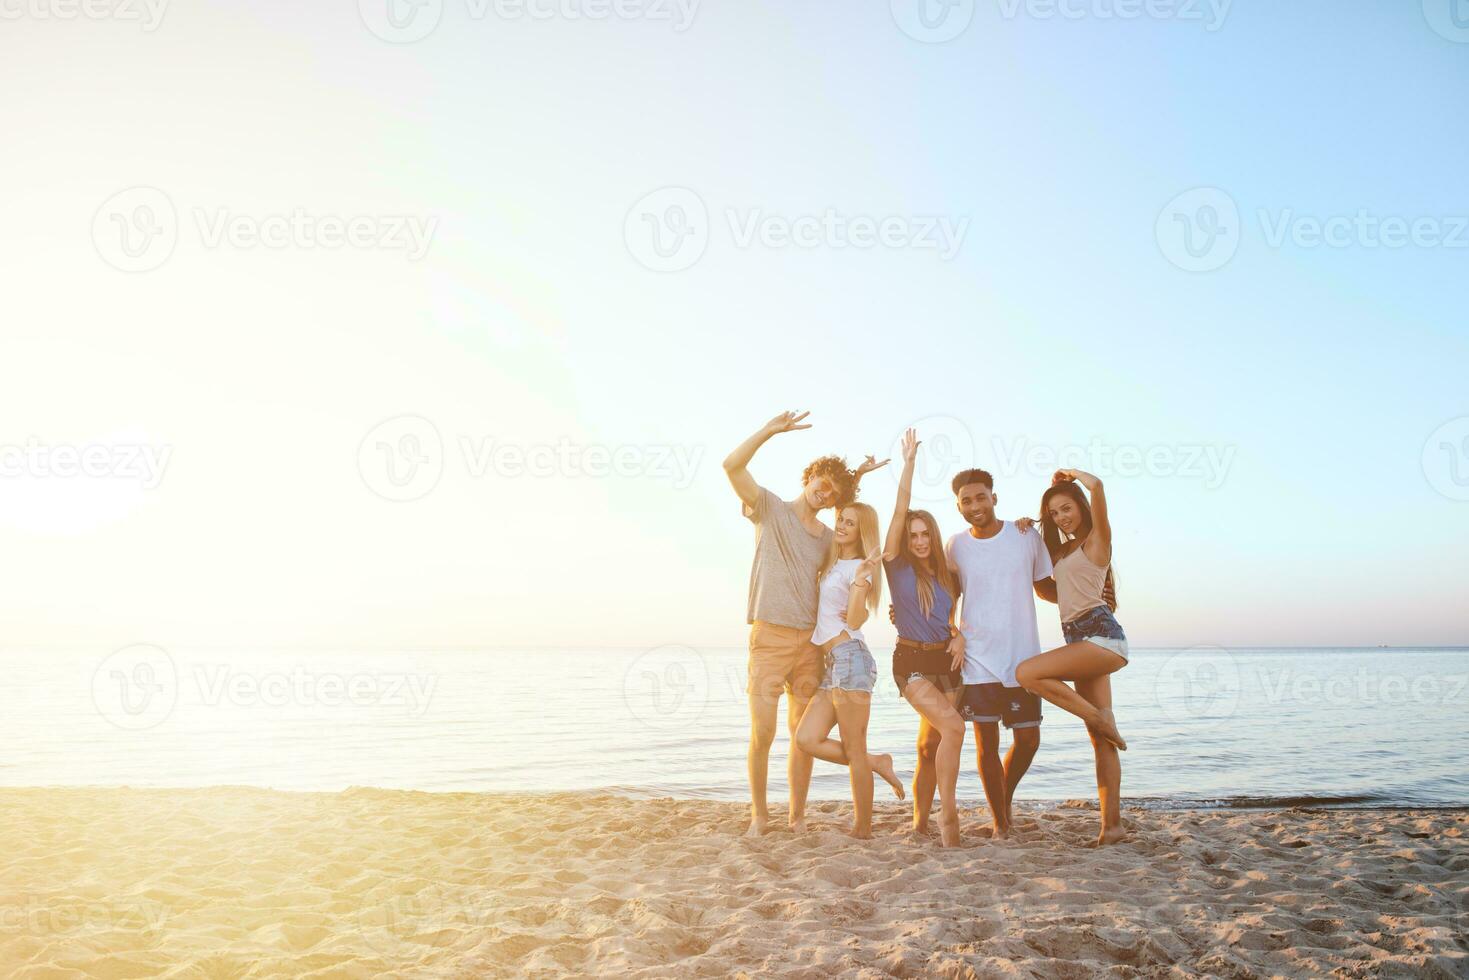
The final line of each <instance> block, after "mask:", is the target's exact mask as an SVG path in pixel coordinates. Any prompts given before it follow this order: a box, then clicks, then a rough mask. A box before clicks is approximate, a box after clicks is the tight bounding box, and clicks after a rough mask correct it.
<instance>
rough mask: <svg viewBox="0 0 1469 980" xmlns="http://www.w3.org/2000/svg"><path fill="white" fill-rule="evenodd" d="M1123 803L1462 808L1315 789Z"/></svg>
mask: <svg viewBox="0 0 1469 980" xmlns="http://www.w3.org/2000/svg"><path fill="white" fill-rule="evenodd" d="M1122 802H1123V805H1124V806H1130V807H1137V808H1139V809H1143V810H1287V809H1290V808H1292V807H1320V808H1322V809H1351V808H1354V807H1355V808H1372V807H1383V808H1397V807H1402V808H1411V809H1415V810H1416V809H1425V810H1427V809H1461V808H1462V806H1461V805H1460V804H1452V803H1425V802H1422V801H1418V800H1407V799H1399V798H1395V797H1388V796H1377V795H1355V796H1352V795H1348V796H1337V795H1318V794H1314V793H1307V794H1299V795H1294V796H1222V797H1215V798H1200V799H1193V798H1187V797H1133V798H1131V799H1128V798H1125V797H1124V798H1123V801H1122Z"/></svg>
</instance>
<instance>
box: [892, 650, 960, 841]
mask: <svg viewBox="0 0 1469 980" xmlns="http://www.w3.org/2000/svg"><path fill="white" fill-rule="evenodd" d="M903 696H904V697H906V698H907V699H908V703H909V704H911V705H913V707H914V708H916V709H917V710H918V712H919V715H920V716H921V717H922V719H923V722H922V724H921V725H920V726H919V737H920V739H922V738H923V736H924V734H925V733H934V734H936V735H937V736H938V739H937V743H938V744H937V745H936V746H934V747H933V748H932V750H931V751H932V756H931V759H930V764H931V765H932V768H933V771H934V775H933V776H931V777H929V780H928V782H927V784H926V785H925V786H923V787H922V789H926V790H927V791H928V799H927V800H926V801H925V803H924V805H923V808H922V810H921V811H920V810H919V809H917V807H918V803H917V796H918V794H919V792H920V791H921V790H920V786H919V782H918V777H917V776H916V775H915V776H914V777H913V786H914V790H913V792H914V797H915V799H914V807H915V809H914V811H913V824H914V827H915V828H916V827H918V826H919V815H920V812H921V814H922V822H923V824H925V825H926V824H927V823H928V813H929V809H930V808H931V807H932V806H933V793H934V786H935V785H937V787H938V792H939V799H940V806H941V809H940V811H939V813H940V816H939V832H940V835H941V838H942V840H943V845H944V846H945V847H956V846H958V844H959V804H958V800H957V798H956V786H957V784H958V781H959V754H960V752H961V751H962V750H963V748H964V719H963V718H961V717H960V716H959V712H958V711H956V710H954V705H955V704H956V703H957V702H958V700H959V691H958V690H955V691H952V692H950V693H949V694H945V693H944V692H942V691H940V690H939V689H938V688H937V687H935V686H934V685H933V684H932V683H931V682H930V681H928V680H922V679H920V680H915V681H909V682H908V684H907V686H906V687H905V688H904V690H903ZM923 745H924V743H923V742H922V741H921V742H920V748H919V757H918V764H919V765H920V766H921V765H923V764H924V758H923V755H922V750H923Z"/></svg>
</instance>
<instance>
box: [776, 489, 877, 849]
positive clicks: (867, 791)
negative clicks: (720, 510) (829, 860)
mask: <svg viewBox="0 0 1469 980" xmlns="http://www.w3.org/2000/svg"><path fill="white" fill-rule="evenodd" d="M864 555H865V556H866V557H865V558H864V557H863V556H864ZM881 561H882V539H881V538H880V537H879V535H878V528H877V511H875V510H873V509H872V508H871V507H869V506H868V505H866V504H857V503H852V504H846V505H845V506H843V507H842V508H840V509H839V510H838V511H837V517H836V530H835V534H834V535H833V537H832V543H831V548H830V549H829V550H828V551H827V554H826V559H825V560H824V561H823V562H822V564H821V568H820V570H819V572H818V573H817V581H818V583H819V585H818V591H819V596H818V599H817V609H816V629H815V630H814V631H813V632H812V634H811V642H812V643H813V644H815V645H816V646H817V647H819V648H820V649H821V651H822V654H823V655H824V657H825V667H826V672H825V676H824V677H823V678H822V681H821V687H820V689H819V690H818V691H817V692H816V696H815V697H814V698H812V699H811V704H810V706H808V707H807V708H806V714H805V715H803V716H802V718H801V723H800V725H799V727H797V729H796V744H797V746H799V747H800V749H801V751H802V752H805V753H807V754H808V755H811V756H813V757H815V758H817V759H822V760H824V761H826V762H831V763H834V764H836V765H839V766H846V767H847V768H848V769H849V770H850V773H851V781H852V806H853V810H854V812H853V818H852V829H851V831H850V833H851V835H852V836H853V837H857V838H863V839H865V838H869V837H871V836H872V782H873V779H872V777H873V775H874V774H876V775H878V776H881V777H882V778H883V779H884V780H886V781H887V783H888V785H890V786H892V788H893V792H895V793H897V795H898V799H900V800H901V799H902V798H903V784H902V783H900V782H899V781H898V778H897V776H896V775H894V773H893V757H892V756H890V755H874V754H872V753H869V752H868V751H867V719H868V715H869V714H870V712H871V710H872V689H873V688H874V687H875V686H876V685H877V661H876V660H874V659H873V658H872V651H870V650H869V649H868V648H867V641H866V639H864V638H863V636H862V624H863V623H865V622H866V621H867V617H868V616H870V615H871V614H872V611H873V610H874V609H876V608H877V606H878V603H879V602H880V601H881V598H882V580H881V579H880V578H879V577H878V576H877V568H878V565H879V564H880V563H881ZM833 725H835V726H836V728H837V730H838V732H839V733H840V735H841V741H839V742H838V741H833V740H832V739H830V738H828V737H827V736H828V735H830V734H831V729H832V726H833Z"/></svg>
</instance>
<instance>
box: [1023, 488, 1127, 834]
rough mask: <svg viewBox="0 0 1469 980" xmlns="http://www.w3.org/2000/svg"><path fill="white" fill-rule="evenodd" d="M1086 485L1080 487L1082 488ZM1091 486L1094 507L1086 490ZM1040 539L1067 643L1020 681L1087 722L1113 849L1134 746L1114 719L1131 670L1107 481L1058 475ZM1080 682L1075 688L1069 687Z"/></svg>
mask: <svg viewBox="0 0 1469 980" xmlns="http://www.w3.org/2000/svg"><path fill="white" fill-rule="evenodd" d="M1078 483H1079V484H1081V486H1080V487H1079V486H1077V484H1078ZM1081 487H1085V488H1086V490H1087V493H1090V494H1091V503H1090V505H1088V503H1087V495H1086V494H1085V493H1082V491H1081ZM1041 536H1042V539H1043V540H1044V541H1045V545H1046V549H1047V550H1048V551H1049V552H1050V553H1051V562H1052V564H1053V565H1054V566H1055V579H1056V603H1057V605H1058V606H1059V607H1060V611H1061V631H1062V633H1063V634H1064V635H1065V637H1066V645H1065V646H1063V647H1058V648H1056V649H1055V650H1050V651H1047V652H1046V653H1042V654H1040V655H1039V656H1035V657H1032V658H1030V659H1029V660H1027V661H1025V662H1024V663H1022V664H1021V665H1020V669H1019V670H1018V671H1016V680H1018V681H1019V682H1020V686H1021V687H1023V688H1025V689H1026V690H1027V691H1030V692H1031V693H1033V694H1038V695H1040V696H1041V697H1043V698H1045V699H1046V700H1047V701H1049V702H1051V703H1052V704H1054V705H1056V706H1057V707H1059V708H1065V709H1066V710H1067V711H1069V712H1071V713H1072V714H1074V715H1076V716H1077V717H1079V718H1080V719H1081V720H1082V721H1084V722H1086V727H1087V732H1088V733H1089V734H1090V735H1091V739H1092V748H1093V751H1094V752H1095V754H1096V758H1097V796H1098V799H1099V801H1100V803H1101V810H1102V832H1101V836H1100V837H1098V838H1097V843H1098V844H1113V843H1116V842H1117V841H1119V840H1121V839H1122V838H1123V836H1124V835H1125V834H1126V831H1124V830H1123V828H1122V812H1121V801H1120V800H1119V799H1118V796H1119V794H1120V793H1121V789H1122V763H1121V760H1120V759H1119V758H1118V755H1117V752H1118V750H1119V749H1122V750H1126V748H1127V743H1126V742H1125V741H1123V739H1122V735H1121V734H1119V733H1118V731H1117V721H1116V719H1115V717H1114V716H1113V714H1112V681H1111V676H1110V675H1111V674H1113V673H1115V672H1116V671H1118V670H1121V669H1122V668H1123V667H1125V666H1127V657H1128V649H1127V634H1125V633H1123V632H1122V627H1121V626H1120V625H1119V624H1118V622H1117V618H1116V617H1115V616H1114V615H1113V614H1112V609H1111V608H1109V607H1108V604H1107V601H1106V598H1105V597H1106V595H1107V594H1108V593H1109V592H1110V591H1111V589H1110V586H1111V584H1112V524H1111V522H1110V521H1109V520H1108V517H1107V497H1106V494H1105V493H1103V491H1102V481H1101V480H1099V479H1097V478H1096V477H1095V476H1092V475H1091V474H1090V473H1084V472H1082V471H1081V470H1071V469H1067V470H1057V471H1056V474H1055V476H1053V477H1052V478H1051V488H1050V489H1049V490H1047V491H1046V492H1045V494H1044V495H1042V497H1041ZM1067 681H1071V682H1073V683H1074V684H1075V685H1076V688H1075V690H1073V689H1072V688H1070V687H1068V686H1067V684H1066V682H1067Z"/></svg>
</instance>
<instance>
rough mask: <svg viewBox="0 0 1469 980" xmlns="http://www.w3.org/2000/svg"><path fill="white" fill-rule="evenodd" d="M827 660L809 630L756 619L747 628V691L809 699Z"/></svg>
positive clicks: (766, 695)
mask: <svg viewBox="0 0 1469 980" xmlns="http://www.w3.org/2000/svg"><path fill="white" fill-rule="evenodd" d="M825 673H826V662H825V660H824V658H823V657H822V655H821V648H820V647H818V646H816V644H814V643H812V642H811V631H810V630H798V629H794V628H793V627H790V626H776V625H775V624H774V623H761V622H757V623H755V625H754V626H751V627H750V680H749V683H748V684H747V685H746V686H745V693H746V694H758V695H761V696H763V697H767V698H778V697H780V692H781V689H782V688H784V689H785V692H786V693H787V694H789V695H790V696H791V697H794V698H800V699H801V700H803V701H804V700H808V699H809V698H811V696H812V695H814V694H815V693H816V689H817V688H819V687H820V686H821V678H822V676H823V675H824V674H825Z"/></svg>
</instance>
